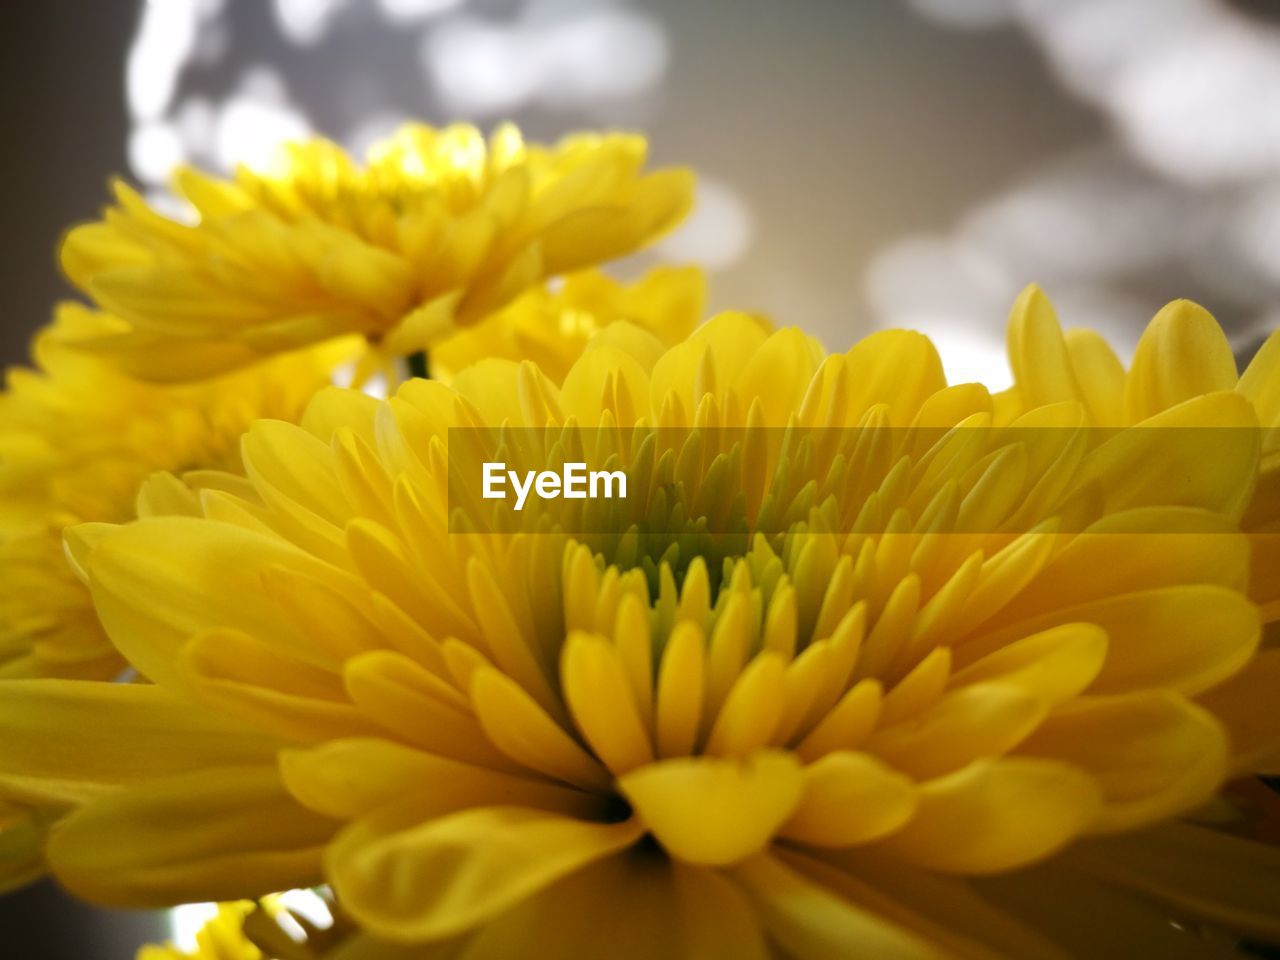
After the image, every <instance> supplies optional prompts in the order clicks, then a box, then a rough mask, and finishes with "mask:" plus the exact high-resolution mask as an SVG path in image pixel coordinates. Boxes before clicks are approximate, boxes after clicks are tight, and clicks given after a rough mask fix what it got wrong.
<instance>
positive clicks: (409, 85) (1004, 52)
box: [0, 0, 1280, 960]
mask: <svg viewBox="0 0 1280 960" xmlns="http://www.w3.org/2000/svg"><path fill="white" fill-rule="evenodd" d="M5 17H6V29H4V30H3V31H0V37H2V38H3V39H2V42H3V43H4V45H5V47H6V49H5V50H4V56H3V58H2V61H3V65H4V69H5V70H6V71H8V72H9V74H10V75H9V76H8V77H6V78H5V80H6V81H7V84H6V89H7V92H8V96H7V97H5V98H4V99H3V102H2V103H0V109H3V110H4V111H5V114H4V116H3V117H2V118H0V124H2V126H0V129H3V130H5V131H7V144H8V146H7V147H6V148H5V149H4V150H3V151H0V166H2V167H3V172H4V174H5V176H4V180H3V183H4V187H3V190H2V191H0V194H2V195H3V198H4V210H5V214H4V231H3V240H2V243H3V254H4V255H3V257H2V258H0V264H2V267H0V269H3V280H4V282H3V284H0V297H2V298H3V312H2V313H0V317H2V319H0V360H3V361H4V362H5V363H17V362H21V361H22V359H23V358H24V356H25V351H26V344H27V340H28V338H29V336H30V334H31V333H32V331H33V330H34V329H35V328H36V327H37V326H38V325H39V324H41V323H43V322H44V320H45V319H46V318H47V317H48V315H49V311H50V306H51V304H52V303H53V302H54V301H55V300H56V299H58V298H60V297H64V296H68V295H69V294H70V290H69V288H68V287H67V285H66V284H65V282H64V281H63V280H62V279H61V277H60V276H59V274H58V272H57V268H56V266H55V263H54V255H53V251H54V247H55V245H56V243H57V240H58V237H59V235H60V233H61V232H62V231H63V230H64V229H65V228H66V227H67V226H68V225H69V224H71V223H73V222H76V221H78V220H83V219H87V218H90V217H93V216H94V215H95V214H96V213H97V211H98V210H99V209H100V207H101V206H102V205H103V204H104V202H105V201H106V198H107V186H106V184H107V179H108V177H109V176H111V175H114V174H120V175H123V176H125V177H126V178H128V179H129V180H131V181H133V182H135V183H137V184H139V185H140V186H141V187H142V188H143V189H144V190H145V191H146V192H147V193H148V194H150V195H152V196H153V197H154V199H155V200H156V202H157V203H160V204H164V203H165V202H166V194H165V192H164V187H165V184H166V182H167V181H168V178H169V175H170V173H171V171H172V170H173V168H174V167H175V165H177V164H180V163H193V164H196V165H199V166H201V167H205V168H210V169H214V170H221V171H226V170H230V169H231V168H232V167H233V166H234V165H235V164H237V163H241V162H243V163H250V164H253V163H256V162H258V161H260V160H262V159H263V158H264V157H265V156H268V155H269V154H270V151H271V150H272V148H273V146H274V145H275V144H276V143H277V142H278V141H279V140H280V139H282V138H290V137H297V136H303V135H307V134H310V133H320V134H324V135H326V136H329V137H332V138H334V139H336V140H339V141H341V142H342V143H344V144H346V145H347V146H349V147H351V148H352V149H355V150H361V149H363V147H364V146H365V145H367V144H368V143H369V142H370V141H371V140H372V139H374V138H376V137H377V136H379V135H381V134H383V133H385V132H387V131H388V130H390V129H391V128H392V127H393V126H394V125H395V124H396V123H398V122H400V121H402V120H404V119H407V118H422V119H426V120H428V121H430V122H433V123H444V122H448V121H451V120H458V119H465V120H472V121H475V122H477V123H479V124H481V125H483V126H485V127H489V126H491V125H493V124H494V123H496V122H498V121H500V120H503V119H512V120H515V121H517V122H518V123H519V124H520V125H521V126H522V127H523V128H524V129H525V131H526V133H527V135H528V136H530V137H531V138H539V139H548V138H556V137H558V136H560V135H561V134H563V133H565V132H568V131H571V130H574V129H577V128H581V127H597V126H625V127H630V128H636V129H639V130H642V131H645V132H646V133H648V134H649V135H650V138H651V141H652V145H653V155H654V160H655V161H656V162H657V163H680V164H689V165H691V166H693V167H695V168H696V169H697V170H698V171H699V172H700V174H701V177H702V179H701V186H700V193H699V202H698V207H697V209H696V211H695V212H694V214H693V215H692V217H691V218H690V219H689V221H688V222H687V223H686V225H685V226H684V227H683V228H681V229H680V230H679V231H678V232H677V233H675V234H673V235H671V236H670V237H669V238H667V239H666V240H665V241H663V243H662V244H661V245H660V246H659V248H658V249H656V250H655V251H653V252H652V253H651V254H649V255H647V256H648V258H650V259H652V258H653V257H661V258H663V259H668V260H688V261H695V262H700V263H702V264H704V265H705V266H707V267H708V268H709V269H710V270H711V271H712V277H713V286H712V301H713V302H712V305H713V307H716V308H720V307H726V306H735V307H743V308H747V309H754V310H760V311H764V312H766V313H769V314H771V315H772V316H773V317H774V318H775V319H777V320H778V321H780V322H785V323H791V324H799V325H801V326H804V327H805V328H807V329H809V330H810V331H812V332H813V333H815V334H817V335H818V336H820V337H821V338H822V339H823V340H824V341H826V343H827V344H828V345H829V346H831V347H839V348H843V347H844V346H846V345H847V344H848V343H850V342H851V341H852V340H854V339H856V338H857V337H859V336H861V335H863V334H865V333H867V332H869V331H871V330H874V329H877V328H880V327H886V326H910V327H914V328H917V329H921V330H924V331H926V332H928V333H929V334H930V335H932V336H933V337H935V339H936V340H937V341H938V342H939V344H940V346H941V347H942V349H943V351H944V355H945V356H946V358H947V365H948V372H949V373H950V374H951V376H952V377H953V378H956V379H974V378H981V379H983V380H984V381H986V382H988V383H989V384H991V385H993V386H1000V385H1003V384H1004V383H1006V382H1007V381H1008V372H1007V369H1006V367H1005V363H1004V359H1003V330H1004V323H1005V317H1006V314H1007V310H1008V307H1009V304H1010V303H1011V302H1012V299H1013V297H1014V296H1015V295H1016V293H1017V292H1018V290H1019V289H1021V287H1022V286H1024V285H1025V284H1026V283H1028V282H1031V281H1036V282H1039V283H1041V284H1042V285H1043V286H1045V288H1046V289H1047V290H1048V292H1049V293H1050V295H1051V296H1052V298H1053V299H1054V301H1055V303H1056V304H1057V306H1058V308H1059V312H1060V313H1061V315H1062V317H1063V320H1064V322H1065V323H1066V324H1067V325H1090V326H1094V327H1096V328H1100V329H1102V330H1103V331H1104V332H1106V333H1107V334H1108V336H1109V337H1110V338H1111V339H1112V341H1113V343H1115V344H1116V346H1117V347H1118V348H1119V349H1120V350H1121V352H1122V353H1126V354H1127V353H1128V352H1129V351H1130V350H1131V349H1132V347H1133V344H1134V343H1135V341H1136V339H1137V336H1138V334H1139V333H1140V331H1141V329H1142V326H1143V324H1144V323H1145V322H1146V320H1147V319H1148V318H1149V317H1150V315H1151V314H1152V313H1153V312H1154V311H1155V310H1156V309H1157V308H1158V307H1159V306H1160V305H1162V304H1163V303H1165V302H1166V301H1168V300H1170V299H1173V298H1175V297H1191V298H1193V299H1196V300H1199V301H1200V302H1202V303H1204V304H1205V305H1206V306H1207V307H1209V309H1210V310H1212V311H1213V312H1214V313H1215V314H1216V315H1217V316H1218V318H1219V319H1220V320H1221V321H1222V322H1223V323H1224V325H1225V326H1226V327H1227V329H1228V331H1229V333H1230V334H1231V336H1232V338H1233V341H1234V342H1235V344H1236V346H1237V348H1238V351H1239V352H1240V353H1241V354H1242V355H1247V354H1248V353H1249V352H1250V351H1251V349H1252V347H1253V346H1255V345H1256V344H1257V343H1258V342H1259V341H1260V339H1261V338H1262V336H1263V334H1264V333H1265V331H1267V330H1269V329H1271V328H1274V327H1276V326H1278V325H1280V2H1275V0H880V2H876V3H855V2H850V0H699V2H690V0H95V2H92V3H85V2H83V0H81V2H73V0H42V2H40V3H28V4H16V3H15V4H8V5H6V12H5ZM644 260H645V258H644V257H641V258H639V259H638V261H637V262H635V263H631V264H627V265H624V269H631V270H633V269H638V268H639V267H640V266H642V265H643V262H644ZM198 915H199V910H198V909H196V910H188V911H187V912H186V913H185V914H183V915H182V916H181V917H180V918H179V920H178V923H177V926H178V934H179V935H180V936H181V937H186V936H189V928H190V926H191V924H192V923H193V922H195V920H194V919H193V918H195V917H197V916H198ZM172 924H173V919H172V918H171V917H167V916H165V915H162V914H154V915H152V914H130V915H119V914H109V913H100V912H94V911H90V910H89V909H88V908H85V907H80V906H72V905H69V904H67V903H65V902H63V901H62V899H61V897H60V895H59V894H58V893H57V891H56V890H55V889H53V888H52V887H49V886H44V887H39V888H36V889H34V890H32V891H28V892H25V893H23V894H20V895H16V896H13V897H9V898H6V899H4V900H0V944H3V945H4V946H3V947H2V948H0V954H3V955H5V956H13V957H17V958H23V960H46V958H48V960H55V958H56V960H62V958H64V957H65V958H68V960H71V958H75V960H86V958H99V957H101V958H106V960H115V958H127V957H131V956H132V946H133V945H134V944H136V942H137V941H138V939H139V938H140V937H142V936H144V935H148V934H150V935H155V934H159V935H160V936H164V935H166V933H167V931H168V930H169V929H170V927H171V925H172Z"/></svg>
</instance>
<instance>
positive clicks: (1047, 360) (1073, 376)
mask: <svg viewBox="0 0 1280 960" xmlns="http://www.w3.org/2000/svg"><path fill="white" fill-rule="evenodd" d="M1015 317H1016V318H1017V322H1016V323H1015V324H1013V325H1011V327H1010V329H1009V358H1010V363H1011V365H1012V367H1013V372H1014V377H1015V384H1014V387H1013V388H1012V389H1011V390H1009V391H1007V392H1006V393H1005V394H1003V395H1001V396H1000V397H998V398H997V400H996V407H997V409H998V410H999V411H1000V418H1001V419H1003V420H1005V421H1008V420H1011V419H1013V418H1014V417H1017V416H1021V415H1024V414H1026V413H1027V412H1028V411H1029V410H1033V409H1035V408H1037V407H1044V406H1051V405H1053V404H1056V403H1069V404H1073V405H1076V406H1078V408H1079V409H1080V410H1081V412H1082V414H1083V417H1084V420H1085V422H1086V423H1088V424H1091V425H1093V426H1097V427H1101V428H1107V427H1120V426H1132V425H1134V424H1137V423H1141V422H1143V421H1145V420H1147V419H1149V418H1152V417H1159V416H1161V415H1163V414H1165V413H1166V412H1167V411H1170V410H1173V409H1175V408H1177V407H1178V406H1179V405H1180V404H1184V403H1187V402H1189V401H1192V400H1195V399H1196V398H1199V397H1203V396H1205V395H1208V394H1215V393H1216V394H1222V395H1225V394H1230V393H1234V394H1235V395H1237V396H1239V397H1241V398H1243V399H1244V400H1246V401H1248V403H1249V405H1250V406H1251V407H1252V410H1253V415H1254V417H1255V418H1256V422H1257V424H1258V425H1259V426H1260V427H1261V433H1260V437H1261V442H1260V446H1261V457H1260V460H1259V464H1258V467H1259V470H1258V476H1257V479H1256V481H1255V482H1254V485H1253V486H1252V490H1251V496H1250V498H1249V502H1248V506H1247V507H1246V508H1244V509H1243V511H1241V515H1240V517H1239V520H1240V526H1241V528H1242V529H1243V530H1244V531H1245V532H1246V533H1247V534H1248V537H1249V545H1250V548H1251V549H1250V552H1251V556H1250V563H1249V574H1250V575H1249V589H1248V593H1249V596H1250V597H1251V598H1252V599H1253V600H1254V601H1255V602H1256V603H1257V604H1258V607H1259V612H1260V614H1261V616H1262V618H1263V620H1264V622H1266V623H1267V624H1269V625H1270V624H1276V623H1277V621H1280V332H1276V333H1273V334H1272V335H1271V336H1270V337H1268V339H1267V341H1266V342H1265V343H1264V344H1263V346H1262V348H1261V349H1260V350H1259V351H1258V354H1257V356H1256V357H1255V358H1254V360H1253V362H1252V363H1251V364H1250V365H1249V368H1248V369H1247V370H1246V371H1245V372H1244V374H1243V375H1241V376H1237V371H1236V363H1235V358H1234V356H1233V354H1232V350H1231V345H1230V343H1228V341H1227V338H1226V336H1225V335H1224V334H1223V332H1222V328H1221V327H1219V326H1218V324H1217V322H1216V321H1215V320H1214V319H1213V317H1212V316H1211V315H1210V314H1209V313H1208V311H1206V310H1205V309H1204V308H1203V307H1201V306H1199V305H1198V304H1195V303H1191V302H1190V301H1187V300H1177V301H1175V302H1173V303H1171V304H1169V305H1168V306H1167V307H1165V308H1164V309H1163V310H1161V311H1160V312H1159V313H1158V314H1156V316H1155V318H1154V319H1153V320H1152V321H1151V324H1150V325H1149V326H1148V327H1147V329H1146V331H1145V332H1144V333H1143V336H1142V338H1141V340H1140V341H1139V343H1138V347H1137V350H1136V351H1135V353H1134V358H1133V363H1132V365H1131V367H1130V369H1129V370H1128V371H1127V372H1126V371H1125V369H1124V366H1123V364H1122V363H1121V362H1120V360H1119V358H1117V357H1116V355H1115V353H1114V352H1113V351H1112V350H1111V347H1110V346H1109V345H1108V344H1107V342H1106V341H1105V340H1104V339H1103V338H1102V337H1100V336H1098V334H1097V333H1095V332H1094V331H1091V330H1082V329H1076V330H1069V331H1067V332H1066V333H1064V332H1063V331H1062V328H1061V326H1060V325H1059V323H1058V318H1057V315H1056V313H1055V312H1054V309H1053V306H1052V304H1050V302H1049V300H1048V298H1047V297H1045V295H1044V293H1043V292H1042V291H1041V290H1040V289H1039V288H1037V287H1031V288H1028V290H1027V291H1026V292H1024V293H1023V295H1022V297H1021V298H1020V300H1019V303H1018V305H1017V307H1016V308H1015ZM1276 691H1280V626H1269V628H1268V631H1267V643H1266V645H1265V649H1263V650H1262V652H1261V653H1260V654H1259V655H1258V656H1257V657H1255V658H1254V660H1253V661H1252V662H1251V663H1250V664H1249V667H1248V669H1246V670H1242V671H1240V672H1239V673H1238V674H1236V675H1235V676H1234V677H1233V678H1232V679H1231V680H1230V681H1229V682H1227V683H1225V684H1223V685H1222V686H1220V687H1218V688H1217V689H1215V690H1214V691H1212V692H1211V693H1209V694H1208V695H1207V696H1206V697H1205V700H1206V702H1207V703H1208V704H1209V705H1210V706H1212V708H1213V709H1214V710H1215V711H1216V712H1218V713H1219V714H1220V715H1222V716H1224V717H1226V718H1229V720H1230V722H1231V725H1232V727H1233V731H1234V733H1235V735H1236V736H1235V739H1236V741H1237V743H1238V745H1239V748H1240V751H1241V753H1243V754H1247V755H1248V757H1249V763H1250V764H1251V765H1253V766H1256V767H1259V768H1262V769H1265V770H1266V771H1267V772H1273V773H1274V772H1280V753H1277V752H1275V751H1273V750H1268V749H1267V747H1266V745H1267V744H1269V743H1274V735H1273V731H1274V728H1275V726H1276V715H1275V710H1274V707H1273V706H1272V703H1271V700H1272V699H1273V697H1274V696H1275V692H1276Z"/></svg>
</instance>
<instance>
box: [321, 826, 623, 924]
mask: <svg viewBox="0 0 1280 960" xmlns="http://www.w3.org/2000/svg"><path fill="white" fill-rule="evenodd" d="M641 832H642V828H641V827H640V825H639V824H638V823H636V822H635V821H627V822H625V823H614V824H607V823H590V822H586V821H583V820H574V819H570V818H568V817H564V816H560V815H557V814H552V813H547V812H544V811H539V810H531V809H525V808H520V807H484V808H478V809H471V810H464V811H461V812H459V813H454V814H450V815H448V816H445V817H441V818H440V819H438V820H431V821H428V822H426V823H419V824H416V825H413V826H409V827H408V828H407V829H396V827H395V825H393V824H386V823H383V822H380V821H379V819H378V818H377V816H376V815H375V816H374V817H373V818H371V819H369V820H363V821H357V822H356V823H355V824H353V825H352V826H350V827H348V828H347V829H346V830H344V831H343V833H342V834H341V836H340V837H339V838H338V839H337V841H335V843H334V844H333V846H332V847H331V848H330V850H329V852H328V854H327V856H326V866H327V872H328V874H329V876H330V877H331V879H332V881H333V884H334V888H335V890H336V891H337V894H338V896H339V897H340V898H341V900H342V903H343V905H344V907H345V909H346V910H347V911H348V912H350V914H351V915H352V916H353V917H355V919H356V920H357V921H359V923H360V924H361V925H362V926H364V927H366V928H367V929H368V930H369V931H370V932H371V933H374V934H376V935H379V936H383V937H387V938H390V939H393V940H399V941H410V942H412V941H422V940H437V939H441V938H444V937H448V936H452V935H454V934H457V933H460V932H462V931H464V930H467V929H470V928H471V927H474V926H476V925H477V924H480V923H482V922H483V921H485V920H488V919H490V918H492V917H494V916H495V915H497V914H499V913H501V912H502V911H503V910H505V909H508V908H510V907H511V906H513V905H515V904H517V903H519V902H520V901H521V900H524V899H525V898H527V897H529V896H531V895H532V894H535V893H537V892H538V891H539V890H541V889H543V888H544V887H546V886H548V885H549V884H551V883H553V882H555V881H556V880H558V879H559V878H561V877H564V876H566V875H567V874H571V873H573V872H575V871H578V870H581V869H583V868H584V867H586V866H587V865H589V864H591V863H593V862H595V861H597V860H601V859H603V858H605V857H607V856H609V855H610V854H612V853H615V852H617V851H619V850H621V849H623V848H625V847H627V846H630V845H631V844H632V843H634V842H635V841H636V840H637V839H638V838H639V837H640V835H641Z"/></svg>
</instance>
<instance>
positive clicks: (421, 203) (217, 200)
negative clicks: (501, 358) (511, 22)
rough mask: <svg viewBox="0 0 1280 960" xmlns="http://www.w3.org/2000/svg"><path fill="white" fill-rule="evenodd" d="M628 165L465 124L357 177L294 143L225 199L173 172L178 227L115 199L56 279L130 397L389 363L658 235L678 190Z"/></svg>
mask: <svg viewBox="0 0 1280 960" xmlns="http://www.w3.org/2000/svg"><path fill="white" fill-rule="evenodd" d="M645 152H646V144H645V141H644V139H643V138H642V137H639V136H634V135H624V134H604V135H588V134H580V135H577V136H573V137H569V138H567V139H565V140H563V141H562V142H561V143H559V144H557V145H556V146H555V147H542V146H537V145H526V144H525V143H524V142H523V141H522V140H521V137H520V134H519V132H518V131H517V130H516V129H515V128H514V127H511V126H502V127H499V128H497V129H496V130H495V131H494V133H493V135H492V136H491V138H490V139H489V142H488V143H487V144H486V142H485V140H484V138H483V137H482V135H481V134H480V133H479V131H477V130H476V129H475V128H473V127H470V126H462V125H459V126H453V127H448V128H445V129H443V130H435V129H432V128H430V127H427V126H422V125H407V126H405V127H402V128H401V129H400V130H399V131H397V132H396V133H395V134H394V135H393V136H391V137H390V138H389V139H387V140H386V141H384V142H381V143H379V144H376V145H375V146H374V147H373V148H372V149H371V150H370V153H369V157H368V163H367V165H366V166H364V167H361V166H359V165H357V164H356V163H354V162H353V161H352V160H351V159H350V158H348V157H347V156H346V155H345V154H344V153H343V152H342V150H341V149H340V148H339V147H337V146H336V145H334V144H332V143H329V142H327V141H324V140H315V141H311V142H308V143H302V144H294V145H292V146H290V147H289V148H288V150H287V151H286V152H285V153H283V154H282V158H281V161H280V163H279V165H278V167H277V168H276V169H272V170H269V171H266V172H253V171H250V170H247V169H241V170H239V171H238V172H237V173H236V175H235V177H234V179H232V180H231V181H222V180H216V179H213V178H210V177H207V176H204V175H202V174H199V173H196V172H194V171H192V170H183V171H181V172H179V174H178V176H177V190H178V192H179V194H180V195H181V197H182V199H184V200H185V201H187V202H189V203H190V205H191V206H192V207H194V208H195V210H196V211H197V213H198V216H199V219H198V221H197V222H196V223H195V224H194V225H186V224H183V223H180V222H176V221H174V220H170V219H168V218H166V217H164V216H162V215H161V214H159V213H157V212H156V211H154V210H152V209H150V208H149V207H148V206H147V205H146V204H145V202H144V201H143V200H142V199H141V198H140V197H139V196H138V195H137V194H136V193H135V192H133V191H132V190H131V189H129V188H128V187H126V186H125V185H123V184H117V185H116V198H117V201H118V206H115V207H113V208H111V209H109V210H108V211H107V213H106V215H105V217H104V219H103V220H101V221H99V222H96V223H91V224H87V225H84V226H80V227H77V228H76V229H74V230H72V231H71V232H70V233H69V234H68V236H67V239H66V241H65V243H64V244H63V248H62V264H63V267H64V269H65V270H66V272H67V275H68V276H69V277H70V278H71V279H72V281H73V282H74V283H75V284H77V285H78V286H79V287H80V288H81V289H82V290H84V291H85V292H86V293H88V294H89V295H90V296H91V297H93V298H94V299H95V300H96V301H97V302H98V304H99V305H101V306H102V307H104V308H105V309H106V310H108V311H110V312H111V313H114V314H116V315H117V316H119V317H121V318H123V319H124V321H126V324H127V326H126V328H125V329H123V330H121V331H120V332H117V333H113V334H110V335H106V336H104V337H102V338H101V339H100V340H98V341H96V342H94V343H92V344H86V346H89V347H91V348H92V349H95V350H97V351H98V352H100V353H102V354H103V355H104V356H108V357H110V358H111V359H112V360H113V361H115V362H117V363H119V364H120V365H121V366H122V367H123V368H124V369H125V370H127V371H128V372H130V373H132V374H135V375H137V376H140V377H143V378H146V379H151V380H165V381H169V380H188V379H192V378H198V377H202V376H206V375H208V374H210V373H214V372H219V371H223V370H227V369H230V368H232V367H235V366H238V365H241V364H244V363H248V362H251V361H252V360H254V359H256V358H258V357H261V356H262V355H263V354H268V353H274V352H276V351H279V350H282V349H289V348H294V347H298V346H302V345H305V344H311V343H316V342H318V341H322V340H326V339H329V338H332V337H336V336H342V335H345V334H349V333H359V334H363V335H364V336H365V337H366V338H367V339H368V341H369V342H370V344H372V345H374V346H375V347H376V351H375V353H376V354H380V355H381V356H383V357H395V356H398V355H403V354H409V353H412V352H414V351H417V350H421V349H423V348H425V347H427V346H429V345H431V344H433V343H434V342H436V341H437V340H438V339H440V338H441V337H442V336H444V335H445V334H447V333H448V331H449V330H450V329H451V328H452V326H453V325H454V324H459V325H464V326H465V325H468V324H472V323H475V322H477V321H479V320H481V319H483V318H484V317H485V316H487V315H488V314H490V313H492V312H493V311H494V310H496V309H498V308H500V307H502V306H503V305H505V304H506V303H508V302H509V301H511V300H512V299H514V297H515V296H516V295H518V294H520V293H522V292H523V291H525V290H528V289H530V288H533V287H536V286H538V285H540V284H541V283H542V282H543V280H544V279H545V278H547V277H550V276H554V275H559V274H564V273H568V272H571V271H574V270H579V269H582V268H585V267H588V266H591V265H594V264H599V263H602V262H604V261H606V260H610V259H613V258H615V257H618V256H621V255H624V254H627V253H631V252H632V251H634V250H637V249H639V248H640V247H642V246H644V245H645V244H646V243H648V242H649V241H651V240H653V239H654V238H655V237H657V236H658V235H659V234H661V233H662V232H663V231H665V230H667V229H668V228H670V227H671V226H672V225H673V224H674V223H676V222H677V221H678V220H679V219H680V218H681V217H682V216H683V215H684V213H685V211H686V210H687V208H688V206H689V204H690V199H691V194H692V178H691V176H690V175H689V174H688V173H687V172H686V171H683V170H674V169H673V170H664V171H660V172H657V173H650V174H647V175H641V168H642V167H643V165H644V160H645ZM373 357H374V354H371V355H370V363H372V358H373Z"/></svg>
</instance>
